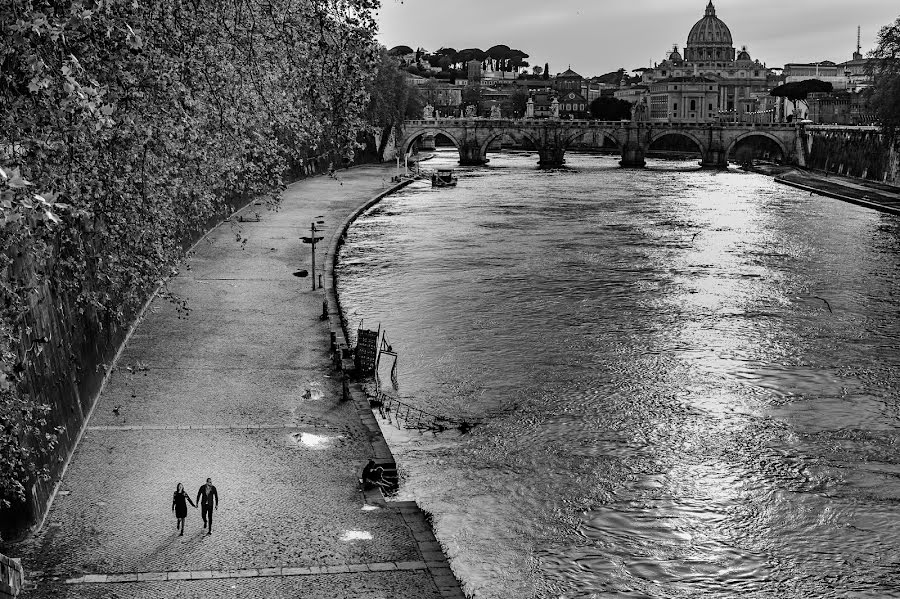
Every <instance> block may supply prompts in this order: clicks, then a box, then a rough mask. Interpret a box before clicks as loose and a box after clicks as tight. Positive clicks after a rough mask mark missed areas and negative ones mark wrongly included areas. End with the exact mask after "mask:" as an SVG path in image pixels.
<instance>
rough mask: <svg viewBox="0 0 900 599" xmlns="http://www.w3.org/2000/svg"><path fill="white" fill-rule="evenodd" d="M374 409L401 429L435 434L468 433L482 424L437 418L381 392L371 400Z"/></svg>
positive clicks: (470, 420)
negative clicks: (451, 431)
mask: <svg viewBox="0 0 900 599" xmlns="http://www.w3.org/2000/svg"><path fill="white" fill-rule="evenodd" d="M369 404H370V405H371V406H372V407H373V408H378V414H379V415H380V416H381V418H382V419H384V420H387V422H388V423H389V424H393V425H394V426H396V427H397V428H399V429H404V428H405V429H414V430H420V431H432V432H435V433H438V432H442V431H447V430H458V431H460V432H462V433H465V432H468V431H469V430H471V429H472V427H474V426H476V425H478V424H481V421H480V420H475V419H462V418H448V417H446V416H437V415H435V414H431V413H429V412H426V411H425V410H420V409H419V408H416V407H413V406H411V405H409V404H408V403H404V402H402V401H400V400H399V399H396V398H394V397H391V396H389V395H387V394H385V393H382V392H381V391H379V392H378V393H377V394H376V395H375V397H373V398H370V399H369Z"/></svg>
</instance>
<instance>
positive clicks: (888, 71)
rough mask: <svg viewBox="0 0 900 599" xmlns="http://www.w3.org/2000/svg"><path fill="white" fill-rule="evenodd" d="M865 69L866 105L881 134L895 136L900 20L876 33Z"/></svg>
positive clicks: (899, 120)
mask: <svg viewBox="0 0 900 599" xmlns="http://www.w3.org/2000/svg"><path fill="white" fill-rule="evenodd" d="M866 68H867V71H868V73H869V74H870V76H871V77H872V80H873V85H872V87H871V89H870V90H869V94H868V101H869V104H870V106H871V107H872V109H873V110H874V112H875V116H876V118H877V119H878V121H879V123H880V124H881V127H882V128H883V129H884V131H885V132H887V133H888V134H889V135H890V136H891V137H894V135H895V134H896V132H897V128H898V127H900V17H898V18H897V20H896V21H894V22H893V23H892V24H890V25H885V26H884V27H882V28H881V31H879V32H878V45H877V46H876V47H875V49H874V50H872V51H871V52H870V53H869V62H868V65H867V67H866Z"/></svg>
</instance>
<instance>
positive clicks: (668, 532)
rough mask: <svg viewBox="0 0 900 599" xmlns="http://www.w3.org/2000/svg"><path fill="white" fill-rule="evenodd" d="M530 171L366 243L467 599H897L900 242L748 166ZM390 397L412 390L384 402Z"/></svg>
mask: <svg viewBox="0 0 900 599" xmlns="http://www.w3.org/2000/svg"><path fill="white" fill-rule="evenodd" d="M566 158H567V167H568V168H566V169H561V170H539V169H537V168H536V166H535V165H536V162H537V157H536V156H535V155H534V154H527V153H497V154H491V162H490V164H489V165H488V166H487V167H483V168H461V167H458V166H457V165H456V153H455V151H454V152H446V151H441V152H438V154H437V156H436V157H435V158H434V159H433V160H431V161H428V162H425V163H423V168H426V169H429V170H430V169H434V168H437V167H440V166H451V167H453V168H455V169H456V173H457V175H458V176H459V177H460V181H459V185H458V186H457V187H455V188H447V189H432V188H431V187H430V184H428V183H427V182H420V183H414V184H413V185H411V186H410V187H407V188H406V189H405V190H403V191H402V192H400V193H398V194H396V195H394V196H391V197H388V198H386V199H385V200H384V201H382V202H381V203H380V204H379V205H377V206H376V207H374V208H373V209H371V210H370V211H369V212H367V213H366V214H365V215H364V216H363V217H362V218H361V219H360V220H359V221H357V222H356V223H355V224H354V225H353V226H352V227H351V229H350V231H349V234H348V237H347V243H346V245H345V246H344V247H343V249H342V251H341V255H340V257H339V266H338V271H337V272H338V292H339V294H340V296H341V301H342V303H343V305H344V307H345V309H346V310H347V311H348V316H349V320H350V322H351V328H353V329H355V328H356V325H357V323H358V322H359V320H360V319H365V323H366V324H367V325H371V326H373V327H374V326H376V325H377V324H378V323H380V324H381V326H382V327H383V328H384V329H385V330H386V332H387V337H388V340H389V341H390V343H391V344H392V345H393V348H394V349H395V350H397V351H398V352H399V354H400V357H399V362H398V375H399V376H398V383H399V387H398V390H397V391H396V394H397V395H398V396H399V397H400V398H401V399H402V400H403V401H405V402H408V403H410V404H412V405H415V406H419V407H420V408H422V409H425V410H428V411H430V412H433V413H438V414H445V415H450V416H456V417H463V418H467V419H471V420H479V419H480V420H483V423H482V424H480V425H478V426H476V427H475V428H473V429H472V431H471V432H469V433H467V434H462V435H461V434H457V433H441V434H437V435H434V434H431V433H427V434H418V433H404V434H402V435H397V436H396V438H393V439H392V441H391V444H392V449H393V451H394V454H395V456H396V458H397V461H398V465H399V467H400V468H401V470H402V476H403V479H402V494H403V496H404V497H406V498H414V499H416V500H417V501H418V502H419V503H420V505H421V506H422V507H423V509H425V510H427V511H429V512H431V513H432V514H433V515H434V526H435V529H436V534H437V536H438V538H439V540H440V541H441V542H442V544H443V545H444V547H445V548H446V551H447V553H448V554H449V556H450V558H451V563H452V565H453V568H454V571H455V572H456V574H457V575H458V576H459V577H460V578H461V580H462V581H463V583H464V585H465V588H466V591H467V592H469V593H471V594H473V595H474V596H475V597H477V598H479V599H481V598H513V597H515V598H519V597H566V598H568V597H573V598H574V597H654V598H656V597H717V598H718V597H722V598H726V597H729V598H730V597H741V598H748V597H773V598H787V597H890V596H900V590H898V589H900V437H898V424H900V420H898V416H900V393H898V391H900V382H898V365H900V320H898V305H900V263H898V258H900V219H898V218H897V217H894V216H890V215H886V214H881V213H878V212H875V211H870V210H867V209H864V208H860V207H857V206H854V205H851V204H847V203H842V202H840V201H837V200H832V199H829V198H825V197H821V196H814V195H811V194H809V193H806V192H801V191H798V190H795V189H793V188H789V187H786V186H781V185H778V184H776V183H775V182H774V181H773V180H772V179H771V178H769V177H765V176H762V175H757V174H751V173H745V172H742V171H740V170H736V169H730V170H728V171H726V172H710V171H702V170H699V169H698V168H696V162H672V161H662V160H656V161H654V160H651V161H649V164H648V166H649V168H647V169H644V170H622V169H620V168H618V165H617V158H614V157H604V156H596V155H578V154H568V155H567V157H566ZM388 384H389V383H388Z"/></svg>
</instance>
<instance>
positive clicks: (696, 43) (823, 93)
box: [389, 0, 875, 125]
mask: <svg viewBox="0 0 900 599" xmlns="http://www.w3.org/2000/svg"><path fill="white" fill-rule="evenodd" d="M389 53H390V54H391V55H392V56H394V57H395V58H396V59H397V60H398V61H399V62H400V65H401V68H402V69H403V70H404V71H405V77H406V81H407V83H408V84H409V85H411V86H413V87H415V88H416V89H417V90H418V93H419V95H420V97H421V100H422V101H423V102H425V103H427V104H430V105H431V106H432V107H433V109H434V114H435V116H444V117H450V116H464V115H465V114H466V106H474V107H475V114H476V116H482V117H487V116H490V115H494V116H496V115H497V114H500V115H501V116H502V117H503V118H522V117H528V118H549V117H551V115H552V114H558V115H559V118H564V119H590V118H595V119H602V120H619V119H621V118H632V119H635V120H647V121H651V122H670V123H672V122H676V123H678V122H680V123H785V122H792V121H795V120H803V121H809V122H813V123H817V124H839V125H869V124H873V123H874V122H875V116H874V114H873V112H872V111H871V110H870V109H868V108H867V105H866V101H865V97H866V96H865V93H864V90H865V89H866V88H867V87H870V86H871V85H872V79H871V75H870V74H869V73H867V70H866V65H867V62H868V61H867V59H865V58H864V57H863V55H862V53H861V47H860V38H859V29H857V38H856V47H855V51H853V52H852V54H851V53H849V52H848V54H851V58H850V59H849V60H847V61H844V62H839V63H836V62H833V61H831V60H821V61H816V62H811V63H788V64H786V65H784V67H770V66H768V65H766V64H765V63H764V62H760V61H759V59H758V58H753V57H752V56H751V54H750V51H749V50H748V46H746V45H744V46H741V49H740V50H736V49H735V45H734V41H733V37H732V34H731V30H730V29H729V27H728V25H726V24H725V22H724V21H723V20H722V19H720V18H719V16H718V15H717V13H716V8H715V6H714V4H713V2H712V1H711V0H710V2H709V3H708V4H707V6H706V9H705V12H704V14H703V16H702V17H701V18H700V19H699V20H698V21H697V22H696V23H695V24H694V26H693V27H691V29H690V31H689V32H688V35H687V41H686V43H685V45H684V47H683V51H681V50H680V49H679V47H678V46H677V45H676V46H674V47H672V48H671V49H669V50H668V51H667V52H665V53H664V57H663V59H662V60H661V61H660V62H658V63H654V64H653V65H648V66H646V67H642V68H638V69H633V70H631V71H628V70H626V69H624V68H623V69H619V70H617V71H613V72H610V73H606V74H603V75H599V76H592V77H585V76H582V75H581V74H579V73H577V72H576V71H574V70H572V68H571V67H569V68H567V69H566V70H564V71H562V72H559V73H558V74H556V75H551V74H550V72H549V71H550V65H548V64H546V63H545V64H544V66H543V67H542V66H540V65H534V66H531V65H529V63H528V62H527V61H526V60H525V59H526V58H529V55H528V54H526V53H525V52H523V51H521V50H516V49H511V48H509V47H508V46H503V45H500V46H494V47H492V48H489V49H488V50H486V51H482V50H480V49H477V48H469V49H465V50H460V51H456V50H455V49H453V48H441V49H439V50H437V51H434V52H427V51H425V50H423V49H421V48H420V49H418V50H413V49H412V48H411V47H409V46H397V47H394V48H391V49H390V50H389ZM810 80H818V81H821V82H822V84H816V85H815V86H812V87H810V88H809V90H808V93H806V92H805V91H804V92H802V93H800V94H799V96H800V97H797V96H798V94H797V93H796V86H797V85H798V84H800V82H804V81H810ZM786 84H794V88H795V89H794V92H793V93H791V92H787V91H786V92H785V93H783V94H782V93H780V92H781V90H782V89H785V90H788V89H790V86H787V87H785V86H786ZM773 90H774V91H775V94H776V95H773ZM554 104H556V106H554ZM470 111H471V109H470Z"/></svg>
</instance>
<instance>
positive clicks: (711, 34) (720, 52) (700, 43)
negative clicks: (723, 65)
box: [684, 0, 734, 61]
mask: <svg viewBox="0 0 900 599" xmlns="http://www.w3.org/2000/svg"><path fill="white" fill-rule="evenodd" d="M684 59H685V60H688V61H731V60H734V42H733V41H732V39H731V30H730V29H728V25H726V24H725V22H724V21H722V19H720V18H719V17H717V16H716V7H715V6H713V3H712V0H710V1H709V4H707V5H706V14H704V15H703V18H702V19H700V20H699V21H697V22H696V23H694V26H693V27H691V32H690V33H689V34H688V39H687V45H686V46H685V49H684Z"/></svg>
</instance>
